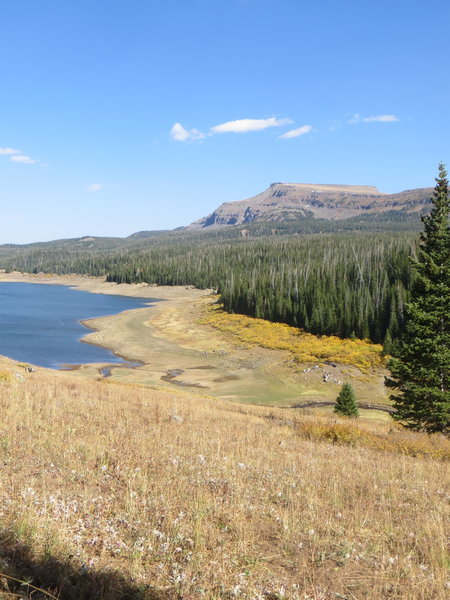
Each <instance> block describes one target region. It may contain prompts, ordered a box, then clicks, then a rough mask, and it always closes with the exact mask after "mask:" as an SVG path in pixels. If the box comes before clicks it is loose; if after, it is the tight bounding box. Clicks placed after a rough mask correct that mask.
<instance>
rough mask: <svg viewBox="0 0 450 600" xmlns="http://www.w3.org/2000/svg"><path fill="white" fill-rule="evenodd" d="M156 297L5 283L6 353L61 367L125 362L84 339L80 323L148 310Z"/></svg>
mask: <svg viewBox="0 0 450 600" xmlns="http://www.w3.org/2000/svg"><path fill="white" fill-rule="evenodd" d="M150 301H151V300H150V298H131V297H129V296H110V295H106V294H105V295H104V294H91V293H89V292H82V291H79V290H73V289H71V288H69V287H67V286H65V285H46V284H38V283H9V282H0V354H2V355H4V356H9V357H10V358H14V359H16V360H18V361H20V362H27V363H31V364H33V365H39V366H41V367H48V368H51V369H58V368H61V367H64V366H65V365H78V364H86V363H123V362H124V359H123V358H120V357H118V356H115V355H114V354H113V353H112V352H109V351H108V350H105V349H104V348H100V347H98V346H92V345H91V344H85V343H83V342H81V341H80V338H82V337H83V336H84V335H86V334H87V333H88V332H89V330H88V329H87V328H86V327H84V326H83V325H81V323H80V320H84V319H90V318H93V317H101V316H105V315H112V314H116V313H119V312H122V311H123V310H129V309H132V308H142V307H143V306H147V305H148V303H149V302H150Z"/></svg>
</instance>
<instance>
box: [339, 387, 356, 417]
mask: <svg viewBox="0 0 450 600" xmlns="http://www.w3.org/2000/svg"><path fill="white" fill-rule="evenodd" d="M334 412H335V413H337V414H338V415H342V416H344V417H358V416H359V410H358V405H357V404H356V398H355V392H354V391H353V388H352V386H351V385H350V384H349V383H344V385H343V386H342V388H341V391H340V392H339V396H338V397H337V398H336V404H335V407H334Z"/></svg>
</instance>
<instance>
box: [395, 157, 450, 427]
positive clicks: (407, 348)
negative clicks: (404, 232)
mask: <svg viewBox="0 0 450 600" xmlns="http://www.w3.org/2000/svg"><path fill="white" fill-rule="evenodd" d="M448 188H449V184H448V179H447V171H446V169H445V166H444V165H443V164H442V163H441V164H440V165H439V177H438V178H437V179H436V187H435V190H434V194H433V197H432V203H433V207H432V210H431V212H430V214H429V215H428V216H425V217H423V219H422V221H423V223H424V229H423V232H422V234H421V236H420V248H419V254H418V257H417V259H415V260H414V261H413V267H414V273H415V282H414V284H413V288H412V294H411V295H412V298H411V302H410V303H409V304H408V305H407V306H406V323H405V327H404V330H403V332H402V333H401V335H400V339H399V340H398V342H397V344H395V346H394V351H393V354H394V357H393V358H392V360H391V361H390V364H389V369H390V371H391V375H392V377H391V378H390V379H388V380H387V384H388V386H390V387H393V388H395V389H396V390H397V393H395V394H393V395H392V396H391V398H392V399H393V401H394V407H395V409H396V412H395V414H394V415H393V416H394V419H395V420H397V421H399V422H401V423H402V424H403V425H405V426H406V427H409V428H412V429H417V430H424V431H427V432H429V433H432V432H442V433H445V434H449V433H450V228H449V214H450V198H449V189H448Z"/></svg>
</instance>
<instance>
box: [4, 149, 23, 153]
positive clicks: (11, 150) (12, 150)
mask: <svg viewBox="0 0 450 600" xmlns="http://www.w3.org/2000/svg"><path fill="white" fill-rule="evenodd" d="M0 154H22V152H21V151H20V150H14V148H0Z"/></svg>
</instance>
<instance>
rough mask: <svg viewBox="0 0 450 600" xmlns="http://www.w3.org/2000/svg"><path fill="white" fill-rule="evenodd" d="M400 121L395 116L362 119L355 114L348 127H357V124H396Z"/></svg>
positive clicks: (348, 122) (372, 116)
mask: <svg viewBox="0 0 450 600" xmlns="http://www.w3.org/2000/svg"><path fill="white" fill-rule="evenodd" d="M399 120H400V119H399V118H398V117H396V116H395V115H378V116H374V115H371V116H370V117H361V115H360V114H359V113H355V114H354V115H353V117H351V118H350V119H349V120H348V121H347V124H348V125H355V124H356V123H394V122H395V121H399Z"/></svg>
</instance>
